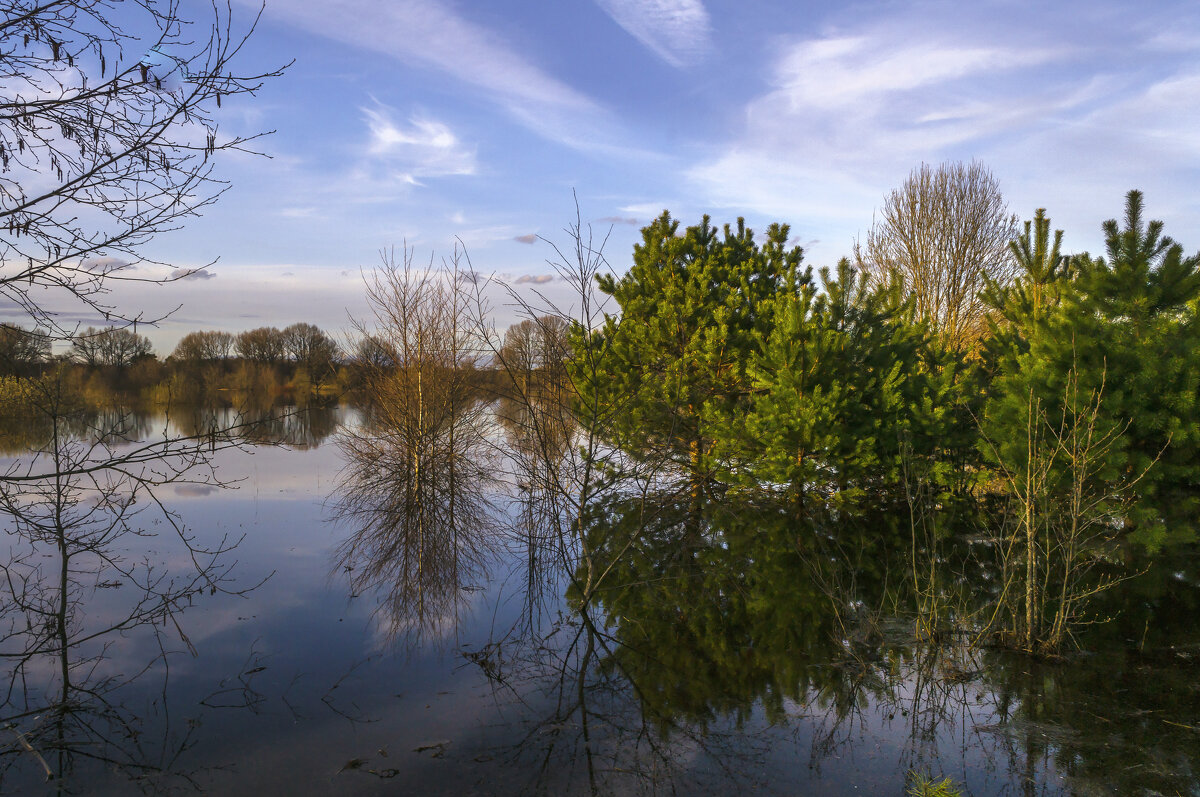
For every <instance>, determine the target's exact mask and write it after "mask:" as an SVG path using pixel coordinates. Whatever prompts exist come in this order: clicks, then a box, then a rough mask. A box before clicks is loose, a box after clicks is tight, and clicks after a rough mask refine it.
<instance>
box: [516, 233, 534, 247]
mask: <svg viewBox="0 0 1200 797" xmlns="http://www.w3.org/2000/svg"><path fill="white" fill-rule="evenodd" d="M537 239H538V237H537V233H535V232H531V233H529V234H527V235H518V236H516V237H514V238H513V240H514V241H516V242H517V243H519V244H532V243H537Z"/></svg>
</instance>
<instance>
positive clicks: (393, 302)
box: [332, 252, 500, 644]
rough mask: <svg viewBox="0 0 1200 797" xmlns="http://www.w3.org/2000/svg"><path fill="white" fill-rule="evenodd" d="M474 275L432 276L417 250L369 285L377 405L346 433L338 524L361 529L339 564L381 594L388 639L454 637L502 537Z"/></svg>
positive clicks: (357, 590) (356, 582) (372, 387)
mask: <svg viewBox="0 0 1200 797" xmlns="http://www.w3.org/2000/svg"><path fill="white" fill-rule="evenodd" d="M466 276H467V275H466V274H460V273H459V272H458V271H457V268H456V269H455V270H454V271H453V272H451V273H449V274H447V275H446V280H445V281H443V282H435V281H433V280H431V279H426V278H425V276H424V275H423V274H419V273H418V272H417V271H416V270H415V269H413V268H412V265H411V261H410V254H409V253H407V252H406V253H405V259H404V260H403V262H400V263H397V262H394V261H391V260H387V261H385V264H384V267H383V268H381V269H380V270H379V271H377V272H376V274H375V276H374V277H373V279H372V280H371V281H369V282H368V286H367V292H368V298H369V300H370V303H371V306H372V308H373V309H374V312H375V315H376V322H378V329H376V330H371V331H369V332H368V331H367V330H366V329H365V328H364V329H363V330H362V331H364V334H366V335H369V336H370V339H371V340H372V341H373V346H374V347H375V356H374V357H373V358H372V360H371V361H370V362H366V363H363V365H362V368H363V381H364V383H365V385H366V387H367V394H368V395H369V396H370V397H371V398H372V403H371V406H370V407H369V408H368V409H367V410H366V412H365V418H364V422H363V424H362V425H361V427H355V428H347V429H345V430H344V431H343V432H342V434H341V436H340V438H339V445H340V446H341V448H342V452H343V458H344V460H345V468H344V470H343V472H342V474H341V477H340V484H339V487H338V489H337V492H336V496H335V499H334V502H333V507H332V509H333V517H334V519H335V520H336V521H337V522H339V523H341V524H343V525H345V526H347V527H348V528H350V529H351V534H350V536H349V537H348V538H347V539H346V540H345V541H343V542H342V544H341V545H340V546H339V547H338V551H337V556H336V559H337V567H338V568H339V569H341V570H343V571H345V572H347V573H349V578H350V586H351V590H352V593H353V594H361V593H363V592H367V591H374V590H379V592H380V595H381V597H380V605H379V608H378V610H377V612H376V617H377V618H378V621H379V623H380V624H381V626H382V630H383V633H384V635H385V636H386V637H387V638H388V639H392V640H403V641H405V642H407V643H410V644H416V643H418V642H421V641H423V640H429V639H434V640H436V639H439V638H441V637H443V636H445V635H447V634H452V633H453V631H454V630H455V629H456V628H457V619H458V615H459V612H460V610H461V609H462V607H463V605H464V603H465V602H466V590H467V589H468V588H469V587H472V586H475V585H477V583H478V581H479V579H481V578H482V577H483V576H484V575H485V573H486V572H487V566H488V563H489V562H490V561H491V559H492V556H493V554H494V553H495V551H496V550H497V548H498V545H499V542H500V540H499V538H498V536H497V535H496V533H495V530H494V529H495V525H496V524H495V508H494V506H493V502H492V500H491V499H490V497H489V496H490V495H491V494H492V493H493V492H494V488H495V486H496V485H497V484H498V480H497V464H496V461H495V454H494V446H493V444H492V443H491V442H490V441H489V440H488V438H487V432H488V428H487V417H488V414H489V408H488V406H487V404H486V403H484V402H482V401H481V399H480V395H479V392H478V390H477V389H476V387H475V385H474V383H473V381H472V375H473V373H474V371H475V364H476V361H477V359H478V356H479V355H478V351H479V345H478V340H477V332H478V327H477V326H475V325H472V324H470V323H468V321H467V320H465V319H466V318H467V317H468V310H470V309H471V308H470V306H469V305H470V301H471V299H472V294H471V292H470V291H469V290H468V289H467V288H466V287H465V284H466V283H467V279H466ZM472 284H473V283H472Z"/></svg>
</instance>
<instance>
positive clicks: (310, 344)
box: [280, 322, 341, 384]
mask: <svg viewBox="0 0 1200 797" xmlns="http://www.w3.org/2000/svg"><path fill="white" fill-rule="evenodd" d="M280 334H281V336H282V338H283V350H284V352H285V353H286V354H287V356H288V357H289V358H290V359H291V360H292V361H293V362H294V363H296V366H297V367H298V368H303V369H304V370H305V372H306V373H307V374H308V378H309V379H310V380H311V381H312V382H313V383H314V384H319V383H320V382H321V381H323V380H324V379H325V378H326V377H328V376H329V374H330V373H332V371H333V368H334V365H335V364H336V363H337V361H338V358H339V357H340V356H341V352H340V350H339V349H338V345H337V342H336V341H334V340H333V338H331V337H329V336H328V335H326V334H325V333H324V332H322V331H321V328H320V327H318V326H316V325H315V324H307V323H303V322H300V323H296V324H292V325H291V326H289V327H286V328H285V329H284V330H283V332H282V333H280Z"/></svg>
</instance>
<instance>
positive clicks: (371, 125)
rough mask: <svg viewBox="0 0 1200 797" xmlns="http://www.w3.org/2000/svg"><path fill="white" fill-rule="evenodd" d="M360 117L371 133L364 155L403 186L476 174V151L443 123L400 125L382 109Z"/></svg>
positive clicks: (414, 120)
mask: <svg viewBox="0 0 1200 797" xmlns="http://www.w3.org/2000/svg"><path fill="white" fill-rule="evenodd" d="M362 113H363V116H364V117H365V118H366V122H367V127H368V129H369V131H370V141H369V144H368V146H367V153H368V154H369V155H371V156H373V157H374V158H376V159H378V160H379V161H380V162H382V163H384V164H386V166H387V167H388V168H389V169H390V170H392V171H393V172H394V174H395V175H396V176H397V177H399V178H400V179H401V180H403V181H404V182H407V183H412V184H414V185H419V184H420V183H419V182H418V179H417V178H420V177H442V176H446V175H466V174H474V173H475V171H476V162H475V149H474V148H473V147H467V146H465V145H464V144H463V143H462V142H461V141H459V139H458V136H456V135H455V134H454V132H453V131H452V130H451V129H450V128H449V127H448V126H447V125H445V124H443V123H442V122H438V121H435V120H433V119H427V118H423V117H419V116H418V117H413V118H412V119H410V120H409V122H408V123H407V124H403V123H400V122H397V121H396V119H395V118H394V114H393V112H392V111H391V110H390V109H388V108H385V107H383V106H379V107H377V108H373V109H372V108H363V109H362Z"/></svg>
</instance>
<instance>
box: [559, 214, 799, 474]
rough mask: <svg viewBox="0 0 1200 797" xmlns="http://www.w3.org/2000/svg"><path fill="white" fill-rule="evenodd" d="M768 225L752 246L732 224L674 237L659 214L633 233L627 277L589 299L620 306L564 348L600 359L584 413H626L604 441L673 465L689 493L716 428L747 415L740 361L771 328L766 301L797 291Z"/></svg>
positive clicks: (744, 362) (603, 283)
mask: <svg viewBox="0 0 1200 797" xmlns="http://www.w3.org/2000/svg"><path fill="white" fill-rule="evenodd" d="M787 238H788V228H787V227H786V226H782V225H772V226H771V227H770V228H769V229H768V230H767V235H766V239H765V241H764V242H763V243H762V245H761V246H760V245H759V244H758V243H757V242H756V241H755V239H754V233H753V232H752V231H751V230H749V229H748V228H746V226H745V224H744V222H743V221H742V220H740V219H739V220H738V223H737V226H736V228H731V227H730V226H729V225H726V226H725V228H724V234H723V235H722V234H720V233H718V231H717V229H716V228H715V227H711V226H710V225H709V219H708V217H707V216H705V217H704V218H703V220H702V221H701V223H700V224H698V225H696V226H694V227H688V228H687V229H686V230H685V231H684V232H683V234H682V235H681V234H679V222H678V221H676V220H674V219H672V218H671V216H670V214H668V213H666V212H664V213H663V214H662V216H660V217H659V218H658V219H657V220H655V221H654V223H652V224H651V225H649V226H648V227H646V228H645V229H644V230H642V243H641V244H638V245H637V246H635V247H634V255H633V261H634V262H633V266H632V268H631V269H630V270H629V273H628V274H626V275H625V276H624V277H622V278H621V279H619V280H618V279H616V278H614V277H613V276H603V277H601V278H600V279H599V286H600V289H601V290H602V291H603V292H604V293H607V294H609V295H610V296H612V297H613V298H614V299H615V300H616V301H617V303H618V304H619V306H620V310H621V312H620V315H619V316H615V315H614V316H608V317H607V318H606V321H605V324H604V326H603V328H602V329H600V330H598V331H596V332H595V333H593V334H592V335H591V336H590V338H589V339H586V340H581V339H580V338H581V337H582V332H581V331H578V330H577V332H576V340H573V341H572V348H573V349H574V350H576V351H579V350H580V346H581V345H582V346H590V347H591V348H592V351H600V350H602V351H604V352H605V356H604V357H603V358H601V359H598V360H593V362H594V363H598V365H599V368H600V369H601V370H600V372H599V373H598V374H596V375H595V378H592V379H589V380H587V382H586V386H585V387H584V388H583V390H585V391H588V392H590V393H594V395H582V396H581V397H580V399H581V401H582V402H583V403H585V404H593V405H594V404H600V405H616V404H621V405H624V406H626V407H628V411H627V412H623V413H621V414H620V415H619V416H615V417H614V418H613V423H612V427H611V434H612V436H613V438H614V441H613V442H615V443H616V444H617V445H618V446H620V447H621V448H622V449H623V450H624V451H625V452H626V453H627V454H629V455H630V456H632V457H633V458H634V459H635V460H641V461H646V460H655V461H657V460H660V459H665V460H667V461H669V462H673V463H674V464H676V465H677V466H679V467H680V468H681V469H683V470H684V471H685V472H686V473H687V474H688V475H689V477H690V478H691V480H692V481H693V483H696V484H699V483H702V482H704V481H707V480H708V479H709V478H710V477H711V475H712V474H713V472H714V469H715V462H714V459H713V453H714V444H715V438H716V435H717V433H718V426H719V424H720V420H721V419H723V418H727V417H729V416H730V415H731V414H732V413H734V412H736V411H737V409H738V408H739V407H744V406H746V404H747V392H748V383H749V378H748V374H747V366H748V363H749V360H750V355H751V354H752V353H753V352H754V351H756V350H757V349H758V347H759V346H760V345H761V342H762V341H763V340H765V339H766V337H767V336H768V335H769V334H770V332H771V330H772V329H773V327H774V309H775V306H776V296H777V294H778V293H779V292H780V290H781V289H783V288H784V287H785V286H788V285H794V284H796V282H797V280H798V278H797V276H796V269H797V268H798V267H799V265H800V261H801V258H802V251H801V249H800V248H799V247H794V248H791V249H789V248H787V246H786V242H787Z"/></svg>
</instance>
